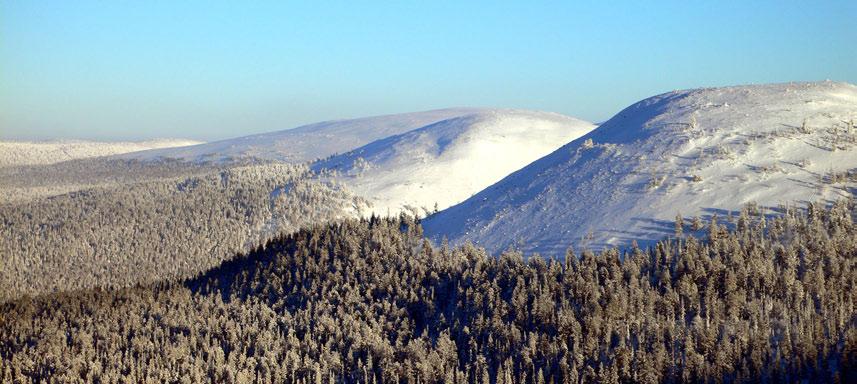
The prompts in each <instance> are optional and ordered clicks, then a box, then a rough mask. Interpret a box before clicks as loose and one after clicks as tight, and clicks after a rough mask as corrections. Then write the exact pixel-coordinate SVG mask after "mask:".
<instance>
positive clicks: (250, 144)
mask: <svg viewBox="0 0 857 384" xmlns="http://www.w3.org/2000/svg"><path fill="white" fill-rule="evenodd" d="M477 111H478V109H471V108H454V109H439V110H433V111H425V112H414V113H403V114H396V115H385V116H374V117H365V118H359V119H348V120H334V121H325V122H321V123H315V124H309V125H304V126H300V127H297V128H293V129H286V130H283V131H277V132H270V133H263V134H257V135H250V136H243V137H238V138H234V139H227V140H220V141H213V142H210V143H205V144H200V145H194V146H190V147H185V148H172V149H165V150H154V151H146V152H141V153H135V154H133V155H128V156H126V157H130V158H136V159H141V160H150V159H156V158H161V157H163V158H174V159H182V160H189V161H215V162H217V161H228V160H232V159H260V160H277V161H285V162H292V163H302V162H308V161H313V160H316V159H322V158H327V157H329V156H331V155H335V154H338V153H344V152H347V151H350V150H352V149H354V148H357V147H360V146H362V145H366V144H368V143H370V142H373V141H375V140H380V139H383V138H385V137H388V136H391V135H397V134H400V133H404V132H407V131H410V130H414V129H417V128H420V127H423V126H425V125H428V124H431V123H435V122H438V121H441V120H445V119H449V118H453V117H456V116H462V115H466V114H470V113H473V112H477Z"/></svg>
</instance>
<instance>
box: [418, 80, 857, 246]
mask: <svg viewBox="0 0 857 384" xmlns="http://www.w3.org/2000/svg"><path fill="white" fill-rule="evenodd" d="M855 120H857V87H855V86H853V85H850V84H844V83H834V82H819V83H790V84H774V85H754V86H739V87H726V88H710V89H697V90H687V91H676V92H670V93H666V94H663V95H659V96H655V97H652V98H649V99H646V100H643V101H640V102H638V103H636V104H634V105H632V106H630V107H628V108H626V109H625V110H623V111H621V112H620V113H619V114H617V115H616V116H614V117H613V118H611V119H610V120H609V121H607V122H605V123H604V124H602V125H601V126H600V127H598V128H597V129H595V130H594V131H592V132H591V133H589V134H587V135H585V136H582V137H580V138H578V139H576V140H574V141H572V142H570V143H568V144H567V145H565V146H563V147H562V148H560V149H558V150H557V151H555V152H553V153H551V154H550V155H548V156H545V157H544V158H541V159H539V160H538V161H536V162H534V163H533V164H531V165H529V166H527V167H526V168H524V169H521V170H520V171H518V172H515V173H513V174H511V175H509V176H508V177H506V178H505V179H503V180H502V181H500V182H499V183H497V184H495V185H493V186H491V187H488V188H487V189H485V190H483V191H482V192H480V193H478V194H476V195H475V196H473V197H472V198H470V199H468V200H466V201H465V202H463V203H461V204H459V205H456V206H453V207H451V208H449V209H447V210H445V211H442V212H440V213H439V214H437V215H434V216H432V217H430V218H429V219H428V220H426V222H425V227H426V231H427V233H429V234H430V235H432V236H433V237H434V238H435V239H437V240H440V239H441V238H442V237H444V236H446V237H448V238H449V239H450V240H451V241H452V242H453V243H461V242H464V241H472V242H474V243H477V244H479V245H482V246H485V247H487V248H488V249H489V250H490V251H493V252H497V251H499V250H502V249H505V248H507V247H510V246H519V247H520V248H522V250H524V251H537V252H541V253H543V254H560V253H562V252H564V251H565V250H566V248H567V247H569V246H575V247H585V248H593V249H601V248H605V247H612V246H623V245H628V244H629V243H630V242H631V241H632V240H633V239H637V240H638V241H640V240H643V241H645V240H658V239H661V238H663V237H665V236H670V235H673V234H674V233H675V231H676V228H675V225H674V223H675V218H676V215H677V214H681V215H683V217H684V218H685V219H687V222H686V223H689V222H690V220H689V219H690V218H692V217H694V216H700V217H702V218H703V219H708V218H710V217H711V216H714V215H718V216H720V218H721V220H728V216H729V215H730V213H737V211H738V210H739V209H740V208H741V207H742V206H743V205H745V204H746V203H751V202H755V203H758V204H760V205H761V206H762V208H763V209H765V208H766V207H767V209H777V207H778V206H779V205H780V204H794V203H798V204H800V203H805V202H809V201H822V202H824V201H833V200H837V199H840V198H844V197H849V196H852V195H853V194H854V192H855V186H857V127H855V126H854V124H855ZM689 227H690V225H686V226H685V227H684V228H683V230H685V231H690V230H691V228H689Z"/></svg>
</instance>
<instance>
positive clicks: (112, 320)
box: [0, 202, 857, 383]
mask: <svg viewBox="0 0 857 384" xmlns="http://www.w3.org/2000/svg"><path fill="white" fill-rule="evenodd" d="M854 213H855V211H854V207H853V205H852V204H851V203H847V202H843V203H839V204H836V205H835V206H832V207H830V208H829V209H819V208H818V207H817V206H810V207H809V209H808V210H807V211H801V212H796V211H787V212H784V213H783V214H782V216H780V217H777V218H766V217H763V216H757V215H753V214H752V213H751V212H750V211H745V212H743V213H742V214H741V215H740V217H738V218H737V222H736V223H735V228H734V229H733V230H727V229H726V227H724V226H722V225H719V224H717V223H716V222H711V223H709V229H708V235H707V239H703V240H697V239H695V238H679V239H673V240H668V241H663V242H660V243H658V244H657V245H656V246H654V247H651V248H649V249H646V250H642V249H639V248H636V247H633V248H631V249H629V250H628V251H627V252H623V253H620V252H618V251H617V250H608V251H605V252H602V253H599V254H593V253H591V252H588V251H584V252H582V253H581V254H580V255H579V257H578V256H577V255H575V254H574V253H573V252H569V253H568V255H567V256H566V257H565V258H564V260H545V259H543V258H541V257H530V258H528V259H525V258H524V257H523V255H521V254H520V253H517V252H515V251H509V252H505V253H503V254H502V255H500V256H499V257H496V258H494V257H491V256H489V255H487V254H486V253H485V252H484V251H483V250H482V249H479V248H476V247H473V246H463V247H459V248H450V247H448V246H446V245H441V246H439V247H433V246H432V245H431V244H429V242H428V241H426V240H425V239H424V238H423V236H422V233H421V228H420V226H419V225H418V223H416V222H414V221H413V220H411V219H409V218H407V217H401V218H399V219H395V220H393V219H383V220H382V219H376V218H373V219H370V220H364V221H354V220H352V221H345V222H342V223H338V224H331V225H327V226H316V227H313V228H311V229H305V230H301V231H300V232H297V233H295V234H292V235H288V236H283V237H279V238H278V239H276V240H275V241H270V242H267V243H265V245H264V246H262V247H259V248H257V249H256V250H255V251H253V252H251V253H250V254H249V255H247V256H239V257H237V258H235V259H233V260H231V261H228V262H226V263H224V264H222V265H221V266H219V267H218V268H215V269H212V270H210V271H209V272H207V273H206V274H204V275H202V276H199V277H197V278H195V279H192V280H188V281H184V282H182V283H161V284H158V285H154V286H140V287H136V288H128V289H123V290H119V291H109V290H88V291H81V292H76V293H60V294H53V295H48V296H43V297H39V298H36V299H21V300H19V301H16V302H12V303H7V304H4V305H2V306H0V313H3V314H4V319H3V321H2V323H0V380H2V381H4V382H14V381H15V380H18V381H19V382H31V381H32V382H35V381H40V380H43V379H50V380H53V381H57V382H75V381H85V382H128V383H138V382H187V383H195V382H218V383H244V382H278V383H279V382H300V383H307V382H313V383H323V382H330V383H333V382H366V383H370V382H375V383H381V382H384V383H394V382H399V383H439V382H446V383H590V382H600V383H633V382H640V383H658V382H664V383H680V382H712V383H718V382H726V383H741V382H797V381H802V380H806V381H809V382H842V383H845V382H855V381H857V314H855V299H857V268H855V267H857V266H855V262H857V228H855V225H854V220H853V219H854V217H853V216H854ZM678 228H681V224H679V226H678Z"/></svg>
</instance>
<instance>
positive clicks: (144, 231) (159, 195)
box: [0, 160, 360, 302]
mask: <svg viewBox="0 0 857 384" xmlns="http://www.w3.org/2000/svg"><path fill="white" fill-rule="evenodd" d="M76 177H79V178H77V179H76ZM75 180H77V181H75ZM135 180H136V181H135ZM0 181H3V182H6V181H9V182H10V183H9V184H7V185H5V186H4V187H2V188H0V194H2V192H3V191H4V190H5V191H6V192H9V191H15V190H17V191H22V192H21V193H22V194H23V195H22V198H21V199H20V200H14V199H13V200H14V201H4V202H3V203H0V302H2V301H5V300H10V299H14V298H17V297H19V296H21V295H25V294H27V295H38V294H42V293H48V292H57V291H68V290H80V289H89V288H95V287H101V288H120V287H127V286H132V285H134V284H141V283H153V282H156V281H162V280H176V279H183V278H188V277H192V276H195V275H197V274H198V273H200V272H203V271H206V270H208V269H210V268H213V267H216V266H217V265H219V264H220V263H221V262H222V261H223V260H226V259H229V258H231V257H233V256H234V255H235V254H236V253H238V252H246V251H248V250H250V249H252V248H253V247H255V246H256V245H257V244H259V243H260V242H263V241H265V240H267V239H269V238H271V237H273V236H275V235H277V234H279V233H280V232H281V231H288V232H292V231H296V230H298V229H299V228H300V227H302V226H308V225H311V224H314V223H320V222H327V221H330V220H336V219H340V218H342V217H343V216H349V214H348V213H347V212H349V210H351V209H353V207H354V206H355V205H359V204H360V202H359V201H358V200H360V199H359V198H355V197H354V196H352V195H351V194H350V193H348V192H347V191H345V190H343V189H342V188H339V187H338V186H337V185H334V184H332V183H326V182H320V181H318V180H316V179H314V175H313V173H312V172H311V171H310V170H309V169H308V167H306V166H304V165H289V164H256V165H241V166H230V167H228V168H214V167H212V166H206V165H196V164H192V163H182V162H175V161H161V162H157V163H154V164H150V163H144V162H135V161H110V160H78V161H73V162H66V163H60V164H58V165H52V166H50V167H44V166H31V167H17V168H9V169H5V170H0ZM51 181H53V182H55V183H56V185H57V186H56V187H51V186H50V185H49V183H50V182H51ZM43 187H44V188H47V189H46V190H44V189H42V188H43ZM57 188H59V191H60V192H61V193H59V194H56V193H57ZM65 188H69V189H71V192H68V193H66V192H67V191H66V190H65ZM31 194H35V197H32V198H31V197H30V196H31ZM54 194H56V195H54ZM45 195H46V196H49V197H44V196H45ZM0 201H2V200H0Z"/></svg>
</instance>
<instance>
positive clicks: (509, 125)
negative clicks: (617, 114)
mask: <svg viewBox="0 0 857 384" xmlns="http://www.w3.org/2000/svg"><path fill="white" fill-rule="evenodd" d="M592 128H594V126H593V125H592V124H590V123H588V122H585V121H581V120H577V119H574V118H571V117H568V116H564V115H560V114H555V113H547V112H536V111H524V110H481V111H476V112H473V113H470V114H465V115H462V116H458V117H453V118H450V119H446V120H442V121H439V122H436V123H434V124H430V125H427V126H425V127H422V128H419V129H416V130H413V131H410V132H406V133H403V134H400V135H394V136H390V137H387V138H384V139H381V140H378V141H375V142H372V143H370V144H367V145H365V146H363V147H361V148H358V149H355V150H353V151H350V152H348V153H345V154H342V155H339V156H335V157H332V158H330V159H326V160H323V161H320V162H318V163H316V164H314V165H313V168H314V169H316V170H319V171H320V170H323V169H327V170H333V171H335V173H336V179H337V180H339V181H342V182H344V183H345V184H346V185H347V186H348V187H349V189H351V190H352V191H353V192H354V193H356V194H357V195H359V196H363V197H364V198H366V199H367V200H369V201H370V202H371V204H372V208H371V211H372V212H374V213H375V214H377V215H387V214H396V213H398V212H400V211H402V210H406V211H410V212H412V213H415V214H418V215H421V216H424V215H425V214H426V213H428V212H432V211H434V210H435V209H444V208H446V207H449V206H450V205H452V204H455V203H459V202H461V201H463V200H464V199H466V198H468V197H470V196H472V195H473V194H474V193H476V192H478V191H480V190H482V189H483V188H485V187H487V186H489V185H491V184H493V183H495V182H497V181H499V180H500V179H502V178H503V177H504V176H506V175H508V174H509V173H511V172H513V171H515V170H518V169H520V168H521V167H524V166H525V165H527V164H529V163H531V162H532V161H534V160H536V159H538V158H540V157H542V156H544V155H546V154H548V153H550V152H551V151H553V150H555V149H557V148H559V147H560V146H562V145H563V144H565V143H567V142H568V141H569V140H573V139H575V138H577V137H580V136H581V135H583V134H585V133H587V132H589V131H590V130H592ZM367 213H368V212H367Z"/></svg>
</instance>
